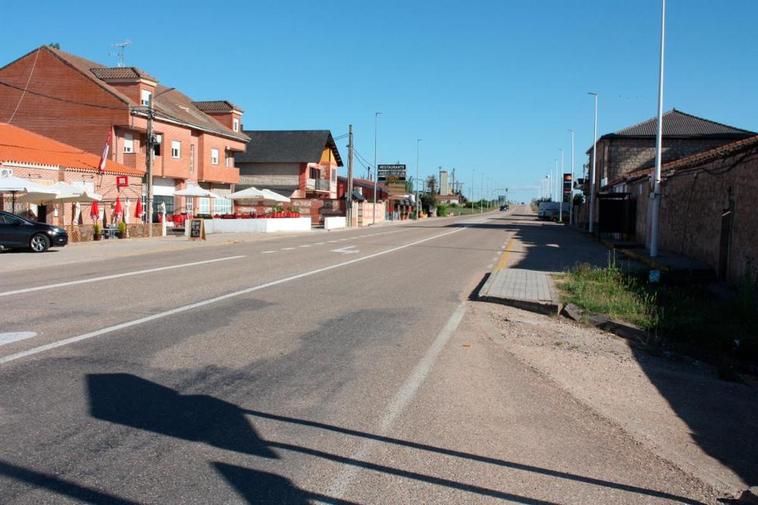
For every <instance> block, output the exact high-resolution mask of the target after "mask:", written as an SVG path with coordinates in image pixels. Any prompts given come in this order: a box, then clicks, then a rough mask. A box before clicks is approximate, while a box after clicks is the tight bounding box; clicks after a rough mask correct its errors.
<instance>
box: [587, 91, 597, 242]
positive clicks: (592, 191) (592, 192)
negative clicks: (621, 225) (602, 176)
mask: <svg viewBox="0 0 758 505" xmlns="http://www.w3.org/2000/svg"><path fill="white" fill-rule="evenodd" d="M589 94H590V95H592V96H593V97H595V127H594V132H595V133H594V134H593V140H592V170H591V172H590V229H589V231H590V233H592V231H593V230H594V228H595V225H594V221H595V168H596V167H597V93H595V92H592V91H590V92H589Z"/></svg>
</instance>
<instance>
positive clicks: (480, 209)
mask: <svg viewBox="0 0 758 505" xmlns="http://www.w3.org/2000/svg"><path fill="white" fill-rule="evenodd" d="M479 189H480V192H479V194H480V195H482V197H481V198H480V199H479V214H481V213H483V212H484V210H483V209H482V203H483V200H484V174H482V180H481V182H480V186H479Z"/></svg>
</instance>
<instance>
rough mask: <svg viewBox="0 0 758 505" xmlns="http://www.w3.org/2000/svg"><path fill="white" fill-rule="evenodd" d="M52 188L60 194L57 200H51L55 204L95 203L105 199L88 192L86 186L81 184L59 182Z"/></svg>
mask: <svg viewBox="0 0 758 505" xmlns="http://www.w3.org/2000/svg"><path fill="white" fill-rule="evenodd" d="M50 188H51V189H54V190H55V191H57V192H58V194H57V195H56V196H55V198H54V199H52V200H50V201H52V202H55V203H69V202H93V201H99V200H102V199H103V197H102V196H100V195H99V194H97V193H95V192H94V191H90V190H88V189H87V187H86V186H84V185H80V184H69V183H67V182H57V183H55V184H53V185H52V186H50Z"/></svg>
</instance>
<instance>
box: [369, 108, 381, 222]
mask: <svg viewBox="0 0 758 505" xmlns="http://www.w3.org/2000/svg"><path fill="white" fill-rule="evenodd" d="M380 114H381V112H375V113H374V205H373V216H372V218H371V224H375V223H376V189H377V184H378V182H379V167H377V165H376V139H377V128H378V125H379V115H380Z"/></svg>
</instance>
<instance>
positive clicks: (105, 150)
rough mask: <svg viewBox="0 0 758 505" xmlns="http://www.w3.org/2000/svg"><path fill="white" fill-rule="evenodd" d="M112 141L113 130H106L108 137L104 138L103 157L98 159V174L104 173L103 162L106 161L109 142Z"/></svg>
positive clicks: (109, 146) (109, 148)
mask: <svg viewBox="0 0 758 505" xmlns="http://www.w3.org/2000/svg"><path fill="white" fill-rule="evenodd" d="M112 140H113V129H110V130H108V135H106V137H105V145H104V146H103V155H102V156H101V157H100V164H99V165H98V166H97V169H98V170H99V171H100V173H103V172H105V162H106V161H108V154H109V153H110V151H111V141H112Z"/></svg>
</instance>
